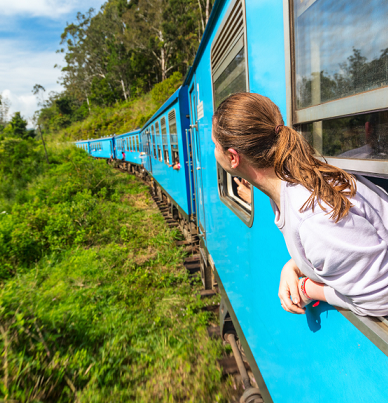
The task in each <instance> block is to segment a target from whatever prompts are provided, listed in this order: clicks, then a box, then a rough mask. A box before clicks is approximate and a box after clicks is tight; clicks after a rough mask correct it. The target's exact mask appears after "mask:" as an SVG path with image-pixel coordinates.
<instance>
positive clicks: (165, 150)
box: [160, 117, 170, 165]
mask: <svg viewBox="0 0 388 403" xmlns="http://www.w3.org/2000/svg"><path fill="white" fill-rule="evenodd" d="M160 128H161V130H162V139H163V154H164V161H165V163H166V164H168V165H169V164H170V155H169V152H168V142H167V126H166V118H165V117H163V118H162V119H161V120H160ZM165 144H167V146H166V147H165Z"/></svg>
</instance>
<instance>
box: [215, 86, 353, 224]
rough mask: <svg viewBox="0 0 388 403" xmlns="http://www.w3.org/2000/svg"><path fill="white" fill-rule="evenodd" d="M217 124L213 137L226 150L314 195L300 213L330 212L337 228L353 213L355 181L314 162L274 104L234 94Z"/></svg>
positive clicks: (309, 150) (218, 114)
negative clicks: (233, 151) (351, 200)
mask: <svg viewBox="0 0 388 403" xmlns="http://www.w3.org/2000/svg"><path fill="white" fill-rule="evenodd" d="M214 123H215V124H214V127H213V134H214V136H215V138H216V139H217V141H218V142H219V143H220V144H221V146H222V147H223V148H224V149H226V150H227V149H229V148H233V149H235V150H236V151H238V152H239V153H241V154H242V155H244V156H245V157H246V158H247V160H248V161H250V162H251V163H252V165H253V166H255V167H256V168H269V167H273V168H274V169H275V173H276V175H277V176H278V177H279V178H280V179H282V180H284V181H286V182H289V183H295V184H301V185H302V186H304V187H305V188H306V189H308V190H309V191H310V192H311V195H310V197H309V198H308V199H307V201H306V202H305V203H304V204H303V206H302V207H301V209H300V211H306V210H308V209H310V208H311V209H312V211H314V207H315V203H318V205H319V206H320V208H321V209H322V210H324V211H327V208H326V206H328V207H329V209H330V210H329V211H328V214H330V218H331V219H333V220H334V221H335V222H338V221H339V220H341V219H342V218H344V217H346V215H347V214H348V213H349V210H350V208H351V207H352V204H351V202H350V200H349V198H350V197H353V196H354V195H355V194H356V181H355V179H354V177H353V176H352V175H349V174H348V173H347V172H345V171H344V170H342V169H339V168H337V167H334V166H332V165H329V164H327V163H325V162H321V161H320V160H318V159H317V158H315V157H314V149H313V148H312V147H311V146H310V145H309V144H308V143H307V141H306V140H305V139H304V138H303V137H302V136H301V135H300V134H299V133H298V132H296V131H295V130H294V129H292V128H290V127H287V126H284V125H283V119H282V116H281V113H280V111H279V108H278V107H277V106H276V105H275V104H274V103H273V102H272V101H271V100H270V99H268V98H266V97H263V96H262V95H259V94H251V93H237V94H233V95H231V96H230V97H229V98H227V99H226V100H225V101H223V102H222V103H221V104H220V106H219V107H218V109H217V111H216V113H215V115H214ZM324 204H325V205H326V206H325V205H324Z"/></svg>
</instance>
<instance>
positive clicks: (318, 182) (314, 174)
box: [274, 126, 356, 222]
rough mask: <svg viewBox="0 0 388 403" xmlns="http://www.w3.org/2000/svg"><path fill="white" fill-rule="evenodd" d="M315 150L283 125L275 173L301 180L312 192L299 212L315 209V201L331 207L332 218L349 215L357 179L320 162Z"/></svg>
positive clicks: (281, 177) (278, 142) (288, 180)
mask: <svg viewBox="0 0 388 403" xmlns="http://www.w3.org/2000/svg"><path fill="white" fill-rule="evenodd" d="M313 154H314V149H313V148H312V147H311V146H310V145H309V144H308V143H307V142H306V140H305V139H304V138H303V137H302V136H301V135H300V134H299V133H298V132H296V131H295V130H294V129H291V128H289V127H287V126H283V127H282V128H281V129H280V131H279V139H278V141H277V147H276V152H275V158H274V169H275V173H276V175H277V176H278V177H279V178H280V179H282V180H284V181H287V182H290V183H298V184H301V185H302V186H304V187H305V188H306V189H308V190H309V191H310V192H311V195H310V197H309V198H308V199H307V200H306V202H305V203H304V204H303V206H302V207H301V209H300V211H305V210H308V209H310V208H311V209H312V211H314V206H315V202H317V203H318V205H319V207H320V208H321V209H322V210H324V211H327V210H326V207H325V206H323V205H322V203H325V204H326V205H328V206H329V207H330V209H331V210H330V211H329V214H330V218H331V219H333V220H334V221H335V222H338V221H339V220H341V219H342V218H344V217H346V215H347V214H348V212H349V210H350V208H351V207H352V204H351V203H350V200H349V197H353V196H354V195H355V194H356V181H355V179H354V177H353V176H352V175H349V174H348V173H347V172H345V171H344V170H342V169H339V168H337V167H334V166H333V165H329V164H327V163H325V162H321V161H320V160H318V159H317V158H315V157H314V155H313Z"/></svg>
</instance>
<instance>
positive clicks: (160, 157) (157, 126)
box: [155, 122, 163, 162]
mask: <svg viewBox="0 0 388 403" xmlns="http://www.w3.org/2000/svg"><path fill="white" fill-rule="evenodd" d="M155 132H156V138H157V141H158V158H159V161H162V162H163V153H162V149H161V146H160V130H159V122H156V123H155ZM162 143H163V141H162ZM162 146H163V144H162Z"/></svg>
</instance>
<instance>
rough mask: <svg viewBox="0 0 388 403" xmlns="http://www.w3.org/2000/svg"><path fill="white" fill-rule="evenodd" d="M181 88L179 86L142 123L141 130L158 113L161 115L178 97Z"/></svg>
mask: <svg viewBox="0 0 388 403" xmlns="http://www.w3.org/2000/svg"><path fill="white" fill-rule="evenodd" d="M181 89H182V86H180V87H179V88H178V89H177V90H176V91H175V92H174V93H173V94H172V95H171V97H170V98H168V100H167V101H166V102H165V103H164V104H163V105H162V106H161V107H160V108H159V109H158V110H157V111H156V112H155V113H154V114H153V115H152V116H151V118H150V119H148V120H147V122H146V123H144V125H143V127H142V128H141V130H143V129H144V128H145V127H147V126H148V125H149V124H150V123H151V122H152V121H154V120H155V119H156V118H157V117H158V116H159V115H161V114H162V113H163V112H164V111H165V110H166V109H168V108H169V107H170V106H171V105H172V104H173V103H174V102H175V101H176V100H177V99H178V97H179V92H180V90H181Z"/></svg>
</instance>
